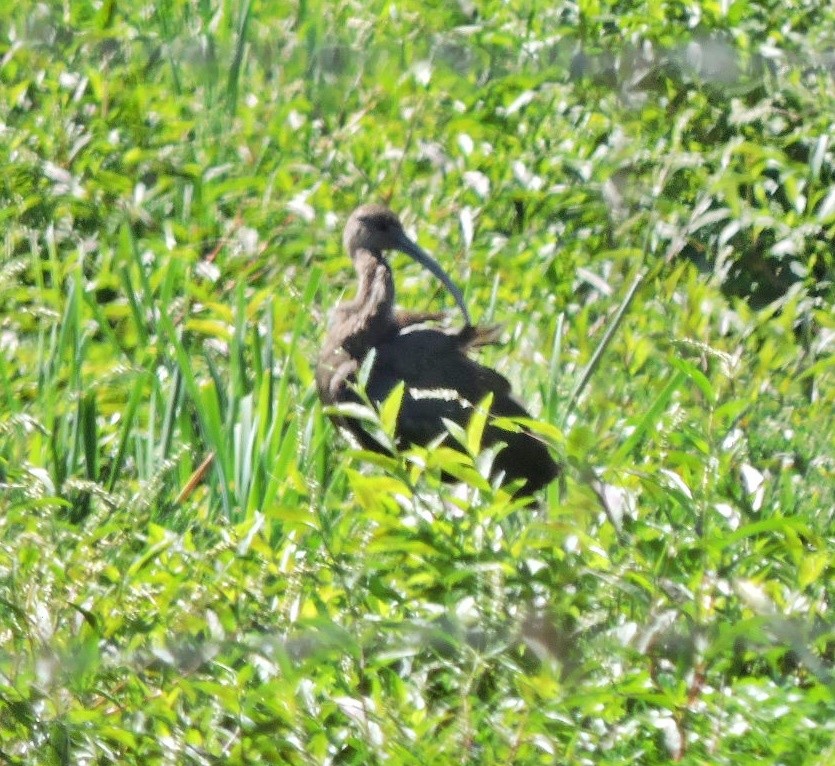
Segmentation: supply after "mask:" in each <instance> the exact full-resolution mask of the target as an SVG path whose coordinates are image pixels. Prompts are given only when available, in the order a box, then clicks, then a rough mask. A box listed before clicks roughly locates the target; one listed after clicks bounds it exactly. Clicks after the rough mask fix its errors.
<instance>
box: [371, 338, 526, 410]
mask: <svg viewBox="0 0 835 766" xmlns="http://www.w3.org/2000/svg"><path fill="white" fill-rule="evenodd" d="M471 340H472V339H471V338H470V337H469V336H464V334H463V333H460V334H454V335H449V334H447V333H443V332H440V331H438V330H415V331H412V332H406V333H401V334H400V335H397V336H396V337H394V338H392V339H391V340H389V341H387V342H386V343H382V344H380V345H379V346H378V347H377V349H376V354H377V356H376V358H375V360H374V368H373V370H372V373H371V380H370V381H369V395H370V396H371V398H372V399H375V400H379V399H384V398H385V396H386V395H387V391H390V390H391V388H393V387H394V386H395V385H396V384H397V383H398V382H399V381H401V380H402V381H404V382H405V383H406V386H407V388H409V389H411V390H413V391H418V392H421V394H419V395H424V396H426V395H428V393H429V392H431V391H433V390H438V391H445V392H455V393H456V394H457V395H458V396H459V397H460V398H462V399H465V400H467V401H468V402H470V403H471V404H475V403H477V402H479V401H480V400H481V399H483V398H484V397H485V396H487V394H489V393H491V392H492V393H493V395H494V397H501V396H506V395H508V394H509V393H510V383H509V382H508V380H507V378H505V377H504V376H503V375H500V374H499V373H498V372H496V371H495V370H491V369H490V368H489V367H485V366H484V365H481V364H479V363H478V362H476V361H475V360H473V359H469V358H468V357H467V356H466V355H465V353H464V351H465V349H466V348H468V347H469V346H470V345H472V342H471ZM372 388H375V389H377V390H371V389H372ZM380 394H382V395H380Z"/></svg>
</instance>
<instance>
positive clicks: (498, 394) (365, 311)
mask: <svg viewBox="0 0 835 766" xmlns="http://www.w3.org/2000/svg"><path fill="white" fill-rule="evenodd" d="M343 244H344V246H345V249H346V250H347V251H348V254H349V255H350V256H351V260H352V261H353V263H354V268H355V269H356V271H357V275H358V277H359V284H358V286H357V293H356V296H355V297H354V299H353V300H351V301H347V302H344V303H341V304H340V305H338V306H337V307H336V309H335V310H334V312H333V316H332V318H331V324H330V329H329V330H328V333H327V336H326V338H325V344H324V347H323V349H322V353H321V355H320V357H319V361H318V364H317V366H316V385H317V387H318V390H319V397H320V399H321V400H322V402H323V403H324V404H339V403H343V402H359V401H360V398H359V397H358V396H357V394H356V391H355V388H354V386H355V384H356V375H357V372H358V371H359V369H360V366H361V365H362V363H363V360H364V359H365V358H366V356H367V354H368V353H369V352H370V351H371V350H372V349H373V350H374V352H375V356H374V360H373V364H372V366H371V370H370V373H369V375H368V379H367V383H366V389H365V390H366V395H367V396H368V398H369V399H370V401H372V402H374V403H375V404H379V403H381V402H383V401H384V400H385V399H386V397H387V396H388V395H389V394H390V393H391V392H392V390H393V389H394V388H395V386H397V384H398V383H400V381H403V382H404V383H405V390H404V393H403V401H402V405H401V409H400V413H399V416H398V420H397V425H396V438H397V444H398V446H399V447H406V446H408V445H413V444H418V445H427V444H429V443H430V442H432V441H433V440H434V439H436V438H437V437H438V436H440V435H441V434H444V433H446V431H447V429H446V427H445V426H444V422H443V421H444V419H447V420H451V421H453V422H455V423H458V424H460V425H461V426H464V427H466V425H467V423H468V422H469V419H470V417H471V415H472V413H473V408H474V406H475V405H477V404H478V403H479V402H481V400H482V399H484V397H485V396H487V394H489V393H492V394H493V404H492V406H491V410H490V412H491V414H492V415H494V416H501V417H529V415H528V413H527V411H526V410H525V408H524V407H523V406H522V405H521V404H520V403H519V402H518V401H517V400H516V399H515V398H514V397H513V395H512V393H511V390H510V383H509V382H508V381H507V379H505V378H504V377H503V376H502V375H500V374H499V373H497V372H496V371H495V370H492V369H490V368H489V367H485V366H483V365H481V364H479V363H478V362H476V361H474V360H472V359H470V358H469V357H468V356H467V351H468V350H469V349H471V348H474V347H476V346H480V345H485V344H487V343H491V342H494V340H495V331H494V329H484V328H479V327H474V326H472V325H471V323H470V318H469V314H468V313H467V309H466V306H465V305H464V299H463V296H462V295H461V291H460V290H459V289H458V288H457V287H456V285H455V284H454V283H453V281H452V280H451V279H450V278H449V276H448V275H447V274H446V272H444V270H443V269H442V268H441V267H440V266H439V265H438V264H437V263H436V262H435V261H434V260H433V259H432V258H431V257H430V256H429V255H428V254H427V253H426V252H424V251H423V250H422V249H421V248H420V247H418V246H417V245H416V244H415V243H414V242H413V241H412V240H411V239H409V237H407V236H406V233H405V232H404V231H403V226H402V225H401V223H400V220H399V219H398V217H397V216H396V215H395V214H394V213H393V212H392V211H391V210H389V209H388V208H386V207H384V206H383V205H376V204H370V205H362V206H361V207H358V208H357V209H356V210H355V211H354V212H353V213H352V214H351V217H350V218H349V219H348V223H347V224H346V225H345V232H344V235H343ZM386 250H400V251H401V252H404V253H406V254H407V255H409V256H411V257H412V258H414V259H415V260H416V261H417V262H418V263H420V264H421V265H423V266H424V267H426V268H427V269H428V270H429V271H431V272H432V273H433V274H434V275H435V276H436V277H438V278H439V279H440V280H441V282H443V284H444V285H445V286H446V288H447V289H448V290H449V291H450V292H451V293H452V295H453V296H454V297H455V301H456V303H457V304H458V306H459V308H460V309H461V311H462V312H463V314H464V319H465V321H466V325H465V327H464V328H463V329H462V330H460V331H458V332H452V333H447V332H442V331H440V330H434V329H425V328H424V329H420V328H417V329H416V326H417V325H419V324H421V323H423V322H425V321H426V320H429V319H437V318H440V316H441V315H440V314H435V313H430V312H420V313H401V312H395V311H394V280H393V279H392V273H391V268H390V266H389V264H388V261H386V259H385V257H384V255H383V252H384V251H386ZM338 422H339V424H340V425H343V426H345V427H346V428H348V429H349V430H350V431H351V432H352V433H353V434H354V435H355V436H356V437H357V439H358V440H359V442H360V444H362V445H363V447H364V448H366V449H370V450H374V451H377V452H384V451H385V450H384V449H383V447H382V446H381V445H380V444H379V443H378V442H377V441H376V440H375V439H374V438H373V437H372V436H371V435H370V434H369V433H368V432H367V431H365V430H363V428H362V423H361V422H360V421H359V420H355V419H351V418H346V417H340V418H338ZM483 441H484V444H485V445H491V444H497V443H499V442H504V444H505V445H506V446H505V447H504V448H503V449H501V451H500V452H499V453H498V455H497V456H496V459H495V461H494V463H493V475H494V477H495V476H498V475H503V477H504V478H503V481H504V482H505V483H509V482H512V481H515V480H521V479H524V483H523V484H522V485H521V487H520V489H519V490H518V492H517V494H518V495H530V494H532V493H534V492H536V491H537V490H538V489H540V488H542V487H544V486H545V485H546V484H548V483H549V482H550V481H551V480H553V479H554V478H555V477H556V476H558V475H559V473H560V466H559V465H558V464H557V463H556V462H554V460H553V459H552V458H551V456H550V455H549V454H548V450H547V449H546V448H545V446H544V445H543V444H542V442H540V441H539V440H538V439H537V438H536V437H535V436H534V435H532V434H531V433H530V432H528V431H525V430H521V431H518V432H512V431H508V430H505V429H501V428H498V427H496V426H495V425H492V424H490V423H489V422H488V425H487V427H486V428H485V430H484V437H483ZM450 444H451V446H455V445H454V444H452V440H451V439H450Z"/></svg>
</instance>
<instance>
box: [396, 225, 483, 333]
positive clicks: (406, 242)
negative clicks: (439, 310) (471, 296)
mask: <svg viewBox="0 0 835 766" xmlns="http://www.w3.org/2000/svg"><path fill="white" fill-rule="evenodd" d="M397 249H398V250H400V252H402V253H406V255H408V256H409V257H410V258H413V259H414V260H416V261H417V262H418V263H419V264H420V265H421V266H423V267H424V268H425V269H427V270H428V271H431V272H432V273H433V274H434V275H435V276H436V277H437V278H438V279H440V280H441V282H443V284H444V287H446V289H447V290H449V291H450V292H451V293H452V297H453V298H455V302H456V303H457V304H458V308H459V309H461V313H462V314H463V315H464V321H465V322H466V323H467V325H471V324H472V322H471V321H470V313H469V312H468V311H467V307H466V305H465V304H464V296H463V295H462V294H461V291H460V290H459V289H458V285H456V284H455V282H453V281H452V279H451V278H450V276H449V274H447V273H446V272H445V271H444V270H443V269H442V268H441V265H440V264H439V263H438V262H437V261H436V260H435V259H434V258H433V257H432V256H431V255H429V253H427V252H426V251H425V250H424V249H422V248H420V247H418V246H417V245H416V244H415V243H414V242H412V240H411V239H409V238H408V237H407V236H406V235H405V234H403V235H402V236H401V237H400V238H399V239H398V241H397Z"/></svg>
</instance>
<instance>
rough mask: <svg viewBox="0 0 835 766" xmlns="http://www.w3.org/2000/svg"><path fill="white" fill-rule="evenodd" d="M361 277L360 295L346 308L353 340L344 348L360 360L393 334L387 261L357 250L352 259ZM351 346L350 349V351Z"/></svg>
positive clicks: (391, 295)
mask: <svg viewBox="0 0 835 766" xmlns="http://www.w3.org/2000/svg"><path fill="white" fill-rule="evenodd" d="M353 260H354V266H355V268H356V270H357V275H358V276H359V283H358V285H357V294H356V296H354V299H353V300H352V301H350V302H349V303H348V304H346V305H345V306H344V309H343V310H344V316H346V318H347V317H350V320H349V321H348V324H349V325H350V334H349V335H350V337H348V338H346V342H345V343H344V344H343V346H344V347H345V348H346V350H348V351H350V352H352V356H353V355H354V351H355V352H356V355H357V356H365V354H366V353H368V351H369V349H370V348H371V347H373V346H375V345H376V344H377V343H379V342H380V341H381V340H383V339H384V338H386V337H388V336H389V335H390V334H392V332H393V331H394V332H395V333H396V331H397V323H396V321H395V318H394V280H393V279H392V276H391V269H390V268H389V265H388V264H387V263H386V261H385V260H384V259H383V258H381V257H380V256H379V254H374V253H372V252H370V251H368V250H358V251H356V252H355V253H354V255H353ZM349 346H350V348H349Z"/></svg>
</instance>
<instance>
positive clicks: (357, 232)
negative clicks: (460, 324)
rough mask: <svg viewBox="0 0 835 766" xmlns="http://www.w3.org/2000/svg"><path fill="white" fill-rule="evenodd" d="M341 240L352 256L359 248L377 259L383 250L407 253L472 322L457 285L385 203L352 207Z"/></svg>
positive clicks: (466, 318)
mask: <svg viewBox="0 0 835 766" xmlns="http://www.w3.org/2000/svg"><path fill="white" fill-rule="evenodd" d="M342 242H343V244H344V245H345V249H346V250H347V251H348V253H349V254H350V256H351V258H354V256H355V255H356V253H357V252H358V251H360V250H364V251H366V252H369V253H371V254H373V255H375V256H377V257H379V258H382V257H383V251H385V250H399V251H400V252H401V253H406V255H408V256H409V257H411V258H413V259H414V260H415V261H417V262H418V263H419V264H420V265H421V266H423V267H424V268H425V269H428V270H429V271H431V272H432V273H433V274H434V275H435V276H436V277H437V278H438V279H440V280H441V282H442V283H443V285H444V287H446V288H447V290H449V291H450V293H452V295H453V297H454V298H455V302H456V303H457V304H458V307H459V308H460V309H461V311H462V313H463V314H464V319H465V320H466V322H467V324H468V325H469V324H471V322H470V315H469V312H468V311H467V307H466V305H465V304H464V296H463V295H462V294H461V291H460V290H459V289H458V286H457V285H456V284H455V283H454V282H453V281H452V279H451V278H450V276H449V275H448V274H447V273H446V272H445V271H444V270H443V269H442V268H441V266H440V264H439V263H438V262H437V261H435V259H434V258H432V256H430V255H429V253H427V252H426V251H425V250H423V248H421V247H419V246H418V245H417V244H416V243H415V242H414V241H412V240H411V239H409V237H408V236H407V235H406V232H405V231H403V224H402V223H400V219H399V218H398V217H397V215H396V214H395V213H393V212H392V211H391V210H389V209H388V208H387V207H386V206H385V205H378V204H375V203H371V204H367V205H360V207H358V208H357V209H356V210H354V212H353V213H351V215H350V217H349V218H348V222H347V223H346V224H345V232H344V233H343V235H342Z"/></svg>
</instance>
